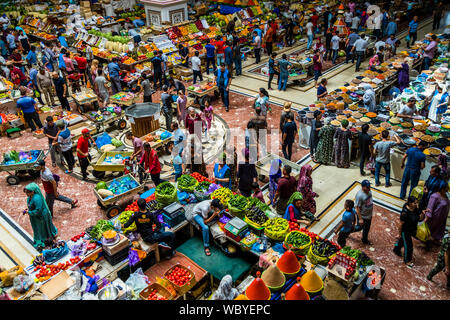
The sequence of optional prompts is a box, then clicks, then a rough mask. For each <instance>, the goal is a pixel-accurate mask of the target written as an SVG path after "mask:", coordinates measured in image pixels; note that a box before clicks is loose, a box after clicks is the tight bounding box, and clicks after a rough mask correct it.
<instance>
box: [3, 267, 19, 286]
mask: <svg viewBox="0 0 450 320" xmlns="http://www.w3.org/2000/svg"><path fill="white" fill-rule="evenodd" d="M21 274H25V272H24V271H23V268H22V267H21V266H15V267H13V268H11V269H9V270H6V271H3V272H2V273H0V281H1V285H0V286H1V287H10V286H11V285H12V284H13V281H14V278H15V277H16V276H18V275H21Z"/></svg>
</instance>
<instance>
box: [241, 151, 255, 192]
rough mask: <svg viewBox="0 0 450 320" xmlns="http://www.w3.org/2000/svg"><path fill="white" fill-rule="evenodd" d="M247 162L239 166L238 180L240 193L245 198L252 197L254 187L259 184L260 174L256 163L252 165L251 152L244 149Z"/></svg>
mask: <svg viewBox="0 0 450 320" xmlns="http://www.w3.org/2000/svg"><path fill="white" fill-rule="evenodd" d="M244 158H245V162H243V163H242V162H241V163H239V164H238V169H237V174H236V178H237V180H238V189H239V192H240V193H241V194H242V195H243V196H244V197H250V196H251V195H252V185H253V183H256V182H257V178H258V174H257V172H256V167H255V164H254V163H250V151H249V150H248V149H244Z"/></svg>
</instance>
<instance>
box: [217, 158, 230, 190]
mask: <svg viewBox="0 0 450 320" xmlns="http://www.w3.org/2000/svg"><path fill="white" fill-rule="evenodd" d="M219 160H221V161H219V162H218V163H215V164H214V179H215V181H216V183H217V184H220V185H222V186H223V187H225V188H228V189H231V188H232V182H231V181H232V180H231V169H230V167H229V166H227V164H226V163H225V162H226V160H227V154H226V153H225V152H223V153H222V155H221V156H220V158H219Z"/></svg>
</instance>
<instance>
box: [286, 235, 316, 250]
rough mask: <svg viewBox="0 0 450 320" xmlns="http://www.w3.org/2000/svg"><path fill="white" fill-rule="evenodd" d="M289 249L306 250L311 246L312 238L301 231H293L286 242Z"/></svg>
mask: <svg viewBox="0 0 450 320" xmlns="http://www.w3.org/2000/svg"><path fill="white" fill-rule="evenodd" d="M284 243H285V244H286V246H287V247H289V248H290V247H291V246H292V248H294V249H295V248H305V247H307V246H309V245H310V244H311V237H310V236H308V235H307V234H306V233H303V232H300V231H291V232H290V233H289V234H288V235H287V236H286V239H285V240H284Z"/></svg>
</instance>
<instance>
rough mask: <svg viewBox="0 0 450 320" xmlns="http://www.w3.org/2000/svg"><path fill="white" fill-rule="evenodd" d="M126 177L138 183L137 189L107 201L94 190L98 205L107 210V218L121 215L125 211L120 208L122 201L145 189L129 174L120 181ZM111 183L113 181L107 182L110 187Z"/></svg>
mask: <svg viewBox="0 0 450 320" xmlns="http://www.w3.org/2000/svg"><path fill="white" fill-rule="evenodd" d="M126 177H129V178H131V179H132V180H134V181H136V183H137V184H138V186H137V187H136V188H134V189H131V190H128V191H126V192H124V193H122V194H119V195H114V196H113V197H112V198H109V199H106V200H105V199H103V198H102V196H100V195H99V193H98V191H97V190H96V189H95V188H94V194H95V196H96V197H97V204H98V205H99V207H100V208H102V209H103V210H106V216H107V217H108V218H109V219H111V218H113V217H115V216H117V215H118V214H119V213H121V212H122V211H123V210H122V208H121V206H120V200H123V199H125V198H128V197H131V196H133V195H135V194H137V193H138V192H140V191H142V190H143V189H144V185H143V184H140V183H139V182H138V181H137V180H136V179H135V178H134V177H133V176H132V175H131V174H127V175H125V176H123V177H120V178H119V179H125V178H126ZM111 182H112V180H111V181H108V182H106V185H107V186H109V185H110V184H111Z"/></svg>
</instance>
